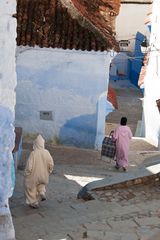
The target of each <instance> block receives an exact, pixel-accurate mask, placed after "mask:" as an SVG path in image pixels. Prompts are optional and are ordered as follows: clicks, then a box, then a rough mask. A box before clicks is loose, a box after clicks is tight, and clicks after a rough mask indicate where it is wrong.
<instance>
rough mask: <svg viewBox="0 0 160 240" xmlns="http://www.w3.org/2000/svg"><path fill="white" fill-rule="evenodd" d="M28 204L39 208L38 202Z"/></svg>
mask: <svg viewBox="0 0 160 240" xmlns="http://www.w3.org/2000/svg"><path fill="white" fill-rule="evenodd" d="M29 206H30V207H31V208H34V209H37V208H39V204H38V203H31V204H29Z"/></svg>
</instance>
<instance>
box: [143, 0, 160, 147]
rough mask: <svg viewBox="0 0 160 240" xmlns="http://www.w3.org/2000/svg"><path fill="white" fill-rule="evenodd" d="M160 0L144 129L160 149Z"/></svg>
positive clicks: (155, 15)
mask: <svg viewBox="0 0 160 240" xmlns="http://www.w3.org/2000/svg"><path fill="white" fill-rule="evenodd" d="M159 9H160V1H159V0H155V1H153V9H152V17H151V24H152V27H151V34H150V48H149V51H150V54H149V63H148V66H147V72H146V76H145V79H144V85H145V95H144V107H143V116H144V119H143V123H142V126H143V129H145V131H144V135H145V136H146V138H147V139H148V140H149V141H150V142H151V143H153V144H154V145H155V146H157V147H159V149H160V112H159V110H158V107H157V104H156V100H158V99H160V54H159V51H158V49H160V41H159V39H160V31H159V25H160V11H159Z"/></svg>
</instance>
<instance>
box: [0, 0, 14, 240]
mask: <svg viewBox="0 0 160 240" xmlns="http://www.w3.org/2000/svg"><path fill="white" fill-rule="evenodd" d="M15 12H16V0H13V1H6V0H1V3H0V239H2V240H12V239H14V238H15V234H14V228H13V224H12V219H11V214H10V209H9V206H8V199H9V198H10V197H11V196H12V193H13V188H14V162H13V156H12V149H13V147H14V137H15V136H14V127H13V122H14V107H15V91H14V88H15V86H16V71H15V48H16V20H15V19H14V18H13V17H12V14H13V13H15Z"/></svg>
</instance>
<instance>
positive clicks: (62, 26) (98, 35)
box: [15, 0, 120, 51]
mask: <svg viewBox="0 0 160 240" xmlns="http://www.w3.org/2000/svg"><path fill="white" fill-rule="evenodd" d="M72 1H73V2H72ZM72 1H71V0H17V13H16V15H15V17H16V18H17V45H18V46H19V45H23V46H25V45H29V46H35V45H38V46H40V47H53V48H63V49H76V50H78V49H81V50H88V51H90V50H95V51H97V50H100V51H103V50H108V49H115V50H117V51H118V50H119V47H118V43H117V42H116V40H115V37H114V31H113V30H114V27H113V26H112V25H114V24H113V22H114V18H115V16H116V15H117V14H118V11H119V7H120V4H119V0H115V1H111V0H103V1H102V0H97V1H93V0H90V1H84V0H81V1H80V0H72ZM98 2H99V4H100V3H101V4H100V5H97V3H98ZM113 2H114V4H113ZM105 14H106V15H105ZM104 15H105V16H104ZM111 15H113V16H111Z"/></svg>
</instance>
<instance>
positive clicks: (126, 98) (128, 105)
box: [106, 82, 143, 135]
mask: <svg viewBox="0 0 160 240" xmlns="http://www.w3.org/2000/svg"><path fill="white" fill-rule="evenodd" d="M111 86H112V84H111ZM112 87H114V86H112ZM114 90H115V92H116V95H117V101H118V109H116V110H115V111H113V112H112V113H110V114H109V115H108V116H107V118H106V134H109V133H110V131H111V130H113V129H114V128H115V127H116V126H117V124H119V121H120V119H121V117H122V116H126V117H127V119H128V126H129V127H130V128H131V130H132V132H133V135H135V133H136V129H137V124H138V121H140V120H141V119H142V97H143V96H142V94H141V92H140V90H139V89H138V88H136V87H134V86H133V87H128V88H127V87H125V88H124V87H123V88H122V87H121V86H118V82H117V85H116V88H115V87H114Z"/></svg>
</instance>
